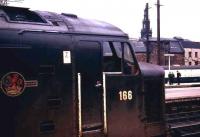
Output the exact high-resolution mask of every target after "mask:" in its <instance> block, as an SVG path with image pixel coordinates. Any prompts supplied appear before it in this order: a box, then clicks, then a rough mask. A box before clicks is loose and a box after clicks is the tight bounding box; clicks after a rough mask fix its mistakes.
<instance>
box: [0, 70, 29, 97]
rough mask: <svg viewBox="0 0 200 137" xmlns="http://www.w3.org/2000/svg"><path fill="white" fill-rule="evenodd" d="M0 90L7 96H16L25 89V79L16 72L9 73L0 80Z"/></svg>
mask: <svg viewBox="0 0 200 137" xmlns="http://www.w3.org/2000/svg"><path fill="white" fill-rule="evenodd" d="M1 88H2V90H3V92H4V93H5V94H6V95H7V96H12V97H15V96H18V95H20V94H21V93H22V92H23V91H24V88H25V79H24V77H23V76H22V75H21V74H20V73H18V72H9V73H7V74H6V75H4V76H3V78H2V80H1Z"/></svg>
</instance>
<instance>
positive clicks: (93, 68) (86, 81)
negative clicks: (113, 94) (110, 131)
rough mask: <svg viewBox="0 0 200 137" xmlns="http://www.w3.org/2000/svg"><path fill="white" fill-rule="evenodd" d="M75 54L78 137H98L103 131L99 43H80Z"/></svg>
mask: <svg viewBox="0 0 200 137" xmlns="http://www.w3.org/2000/svg"><path fill="white" fill-rule="evenodd" d="M75 54H76V55H75V62H76V65H75V66H76V72H77V84H78V114H79V115H78V121H79V124H78V125H79V137H81V136H83V137H93V136H95V137H100V136H102V129H103V118H102V113H103V112H102V100H103V99H102V97H103V91H102V69H101V68H102V65H101V47H100V43H98V42H91V41H80V42H79V44H78V45H77V46H76V50H75Z"/></svg>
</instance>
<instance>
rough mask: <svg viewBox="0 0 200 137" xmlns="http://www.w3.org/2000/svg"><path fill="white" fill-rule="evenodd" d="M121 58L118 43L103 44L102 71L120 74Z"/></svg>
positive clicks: (119, 44)
mask: <svg viewBox="0 0 200 137" xmlns="http://www.w3.org/2000/svg"><path fill="white" fill-rule="evenodd" d="M121 57H122V52H121V43H120V42H104V43H103V71H105V72H121V71H122V70H121Z"/></svg>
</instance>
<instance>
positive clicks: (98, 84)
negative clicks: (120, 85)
mask: <svg viewBox="0 0 200 137" xmlns="http://www.w3.org/2000/svg"><path fill="white" fill-rule="evenodd" d="M101 86H102V83H101V81H99V80H98V81H97V82H96V84H95V87H96V88H98V87H101Z"/></svg>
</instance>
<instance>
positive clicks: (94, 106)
mask: <svg viewBox="0 0 200 137" xmlns="http://www.w3.org/2000/svg"><path fill="white" fill-rule="evenodd" d="M0 13H1V15H0V22H1V24H0V62H1V64H0V78H1V81H0V84H1V92H0V108H1V109H2V112H1V113H0V135H4V136H5V137H25V136H26V137H61V136H62V137H105V136H107V137H158V136H161V135H164V132H165V131H164V128H163V126H164V120H163V119H162V115H161V113H162V109H161V106H162V95H163V94H164V93H163V88H162V86H163V85H162V84H163V83H162V78H163V77H162V71H161V70H160V71H159V72H160V73H159V75H153V76H151V78H152V79H149V78H150V77H149V75H148V74H150V73H152V72H151V71H149V70H148V67H149V68H150V67H152V66H148V67H147V68H146V70H145V71H144V68H145V67H144V66H142V67H141V65H139V64H138V62H137V60H136V58H135V56H134V51H133V49H132V48H131V46H130V43H129V39H128V36H127V35H126V34H125V33H124V32H122V31H121V30H120V29H119V28H117V27H115V26H113V25H110V24H107V23H104V22H99V21H93V20H86V19H82V18H79V17H77V16H75V15H71V14H57V13H52V12H41V11H30V10H29V9H26V8H17V7H0ZM157 70H159V69H157ZM146 72H148V73H146ZM154 78H157V79H156V82H154ZM148 83H149V84H148ZM146 84H148V86H146ZM151 86H152V87H151ZM156 87H158V88H156ZM149 90H150V91H151V92H149ZM151 93H154V95H155V96H156V97H158V98H157V99H156V101H155V98H153V97H151ZM157 93H158V95H157ZM151 101H152V102H154V103H152V104H151V105H148V104H149V103H151ZM157 103H158V104H157ZM156 104H157V106H159V108H158V109H157V106H156V108H154V109H153V111H152V112H151V113H149V111H148V109H152V108H153V107H154V105H156ZM154 110H155V111H154ZM154 112H155V113H156V114H154ZM157 114H158V115H157ZM151 115H153V116H151ZM148 116H150V117H153V120H150V121H149V119H147V118H146V117H148ZM157 116H159V118H158V119H157Z"/></svg>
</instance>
